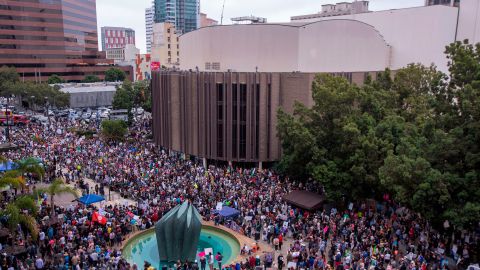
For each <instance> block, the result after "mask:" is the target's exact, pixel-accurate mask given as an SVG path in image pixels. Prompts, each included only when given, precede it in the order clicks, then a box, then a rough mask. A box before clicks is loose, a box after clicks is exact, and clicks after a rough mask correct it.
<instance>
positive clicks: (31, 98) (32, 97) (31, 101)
mask: <svg viewBox="0 0 480 270" xmlns="http://www.w3.org/2000/svg"><path fill="white" fill-rule="evenodd" d="M34 99H35V96H30V104H28V105H29V107H30V110H32V112H33V100H34Z"/></svg>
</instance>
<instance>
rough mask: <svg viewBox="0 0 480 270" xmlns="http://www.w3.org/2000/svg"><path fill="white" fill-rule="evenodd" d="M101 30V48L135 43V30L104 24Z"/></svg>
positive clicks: (120, 46)
mask: <svg viewBox="0 0 480 270" xmlns="http://www.w3.org/2000/svg"><path fill="white" fill-rule="evenodd" d="M101 32H102V49H103V50H104V51H106V50H107V49H122V48H125V46H126V45H129V44H131V45H135V30H133V29H131V28H125V27H111V26H104V27H102V28H101Z"/></svg>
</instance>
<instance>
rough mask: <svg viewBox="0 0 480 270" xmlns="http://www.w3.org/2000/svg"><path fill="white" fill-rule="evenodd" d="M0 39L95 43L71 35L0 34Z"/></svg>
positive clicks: (95, 42)
mask: <svg viewBox="0 0 480 270" xmlns="http://www.w3.org/2000/svg"><path fill="white" fill-rule="evenodd" d="M0 39H15V40H32V41H34V40H38V41H60V42H72V43H86V44H92V45H97V44H98V42H97V41H96V40H88V39H87V40H85V39H77V38H71V37H52V36H25V35H0ZM0 43H1V41H0Z"/></svg>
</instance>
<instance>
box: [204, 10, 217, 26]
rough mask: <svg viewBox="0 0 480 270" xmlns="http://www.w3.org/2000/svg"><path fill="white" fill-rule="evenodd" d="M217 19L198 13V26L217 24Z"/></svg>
mask: <svg viewBox="0 0 480 270" xmlns="http://www.w3.org/2000/svg"><path fill="white" fill-rule="evenodd" d="M217 24H218V21H216V20H214V19H211V18H208V17H207V14H205V13H200V27H208V26H212V25H217Z"/></svg>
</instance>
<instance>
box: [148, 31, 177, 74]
mask: <svg viewBox="0 0 480 270" xmlns="http://www.w3.org/2000/svg"><path fill="white" fill-rule="evenodd" d="M151 57H152V62H160V66H164V67H167V68H173V67H178V65H179V64H180V46H179V34H178V33H177V31H176V29H175V24H173V23H168V22H165V23H155V24H154V25H153V40H152V54H151Z"/></svg>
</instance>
